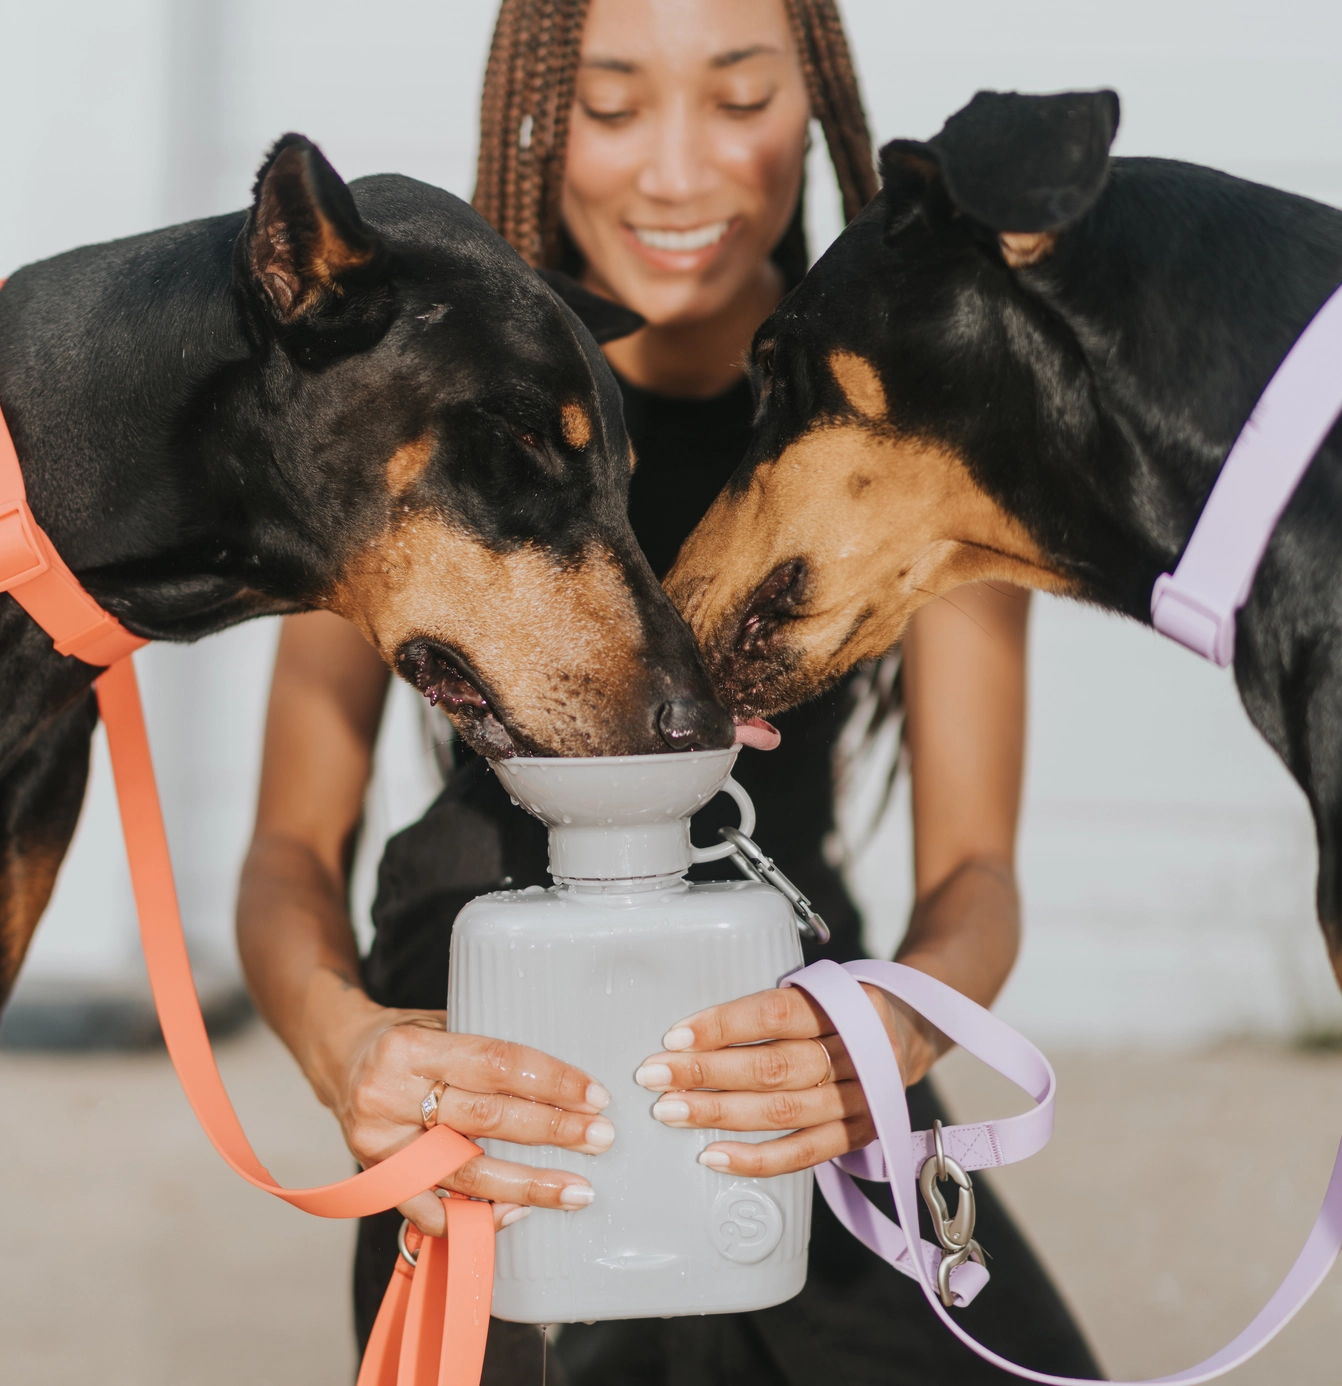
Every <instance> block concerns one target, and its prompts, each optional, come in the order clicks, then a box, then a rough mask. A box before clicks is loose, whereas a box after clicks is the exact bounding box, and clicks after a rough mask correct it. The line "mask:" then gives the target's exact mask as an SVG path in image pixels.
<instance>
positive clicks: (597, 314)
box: [536, 269, 648, 346]
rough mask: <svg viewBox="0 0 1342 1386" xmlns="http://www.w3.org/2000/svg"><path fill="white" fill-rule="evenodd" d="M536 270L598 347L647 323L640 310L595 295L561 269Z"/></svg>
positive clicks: (631, 332)
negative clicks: (635, 310) (570, 310)
mask: <svg viewBox="0 0 1342 1386" xmlns="http://www.w3.org/2000/svg"><path fill="white" fill-rule="evenodd" d="M536 273H537V274H539V275H540V277H541V278H542V279H543V280H545V282H546V283H547V284H548V285H549V286H550V288H551V289H552V290H553V291H554V293H555V294H556V295H557V296H558V297H559V298H561V299H562V300H563V301H564V302H565V303H567V304H568V306H569V307H570V308H572V309H573V311H574V313H575V314H576V315H577V317H578V320H579V321H580V322H581V323H582V325H583V326H584V327H585V328H586V329H587V330H588V331H589V332H590V333H591V334H592V336H593V337H595V338H596V342H597V345H598V346H604V345H605V343H607V342H613V341H616V340H617V339H618V338H620V337H628V336H630V335H631V334H633V333H635V332H637V331H638V330H639V328H640V327H646V326H647V325H648V320H647V318H645V317H643V315H642V314H641V313H636V312H634V310H633V309H632V308H626V307H625V306H624V304H622V303H616V302H614V301H613V300H612V299H609V298H602V297H601V295H600V294H594V293H593V292H592V291H591V290H590V289H585V288H584V287H583V286H582V285H581V284H579V283H578V281H577V280H576V279H574V278H572V277H571V276H569V275H567V274H564V273H563V272H562V271H561V270H550V269H538V270H537V271H536Z"/></svg>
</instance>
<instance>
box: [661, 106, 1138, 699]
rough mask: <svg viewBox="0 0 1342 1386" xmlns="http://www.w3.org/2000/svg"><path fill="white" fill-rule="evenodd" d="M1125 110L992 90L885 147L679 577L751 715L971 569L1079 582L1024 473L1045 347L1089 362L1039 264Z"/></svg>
mask: <svg viewBox="0 0 1342 1386" xmlns="http://www.w3.org/2000/svg"><path fill="white" fill-rule="evenodd" d="M1117 122H1118V99H1117V97H1116V96H1115V95H1114V94H1113V93H1112V92H1099V93H1093V94H1069V95H1063V96H1056V97H1026V96H1019V95H1015V94H995V93H986V92H981V93H979V95H978V96H976V97H975V98H974V101H973V102H972V103H971V104H970V105H969V106H968V107H966V108H965V109H964V110H963V111H961V112H960V113H959V114H958V115H956V116H954V117H953V118H952V119H951V120H950V121H949V122H948V123H947V125H946V127H945V129H944V130H943V131H942V132H941V133H940V134H939V135H938V136H937V137H936V138H935V139H933V140H931V141H930V142H927V143H915V142H913V141H908V140H897V141H895V142H894V143H892V144H890V145H888V146H886V148H885V149H884V150H883V151H882V155H881V162H882V173H883V187H882V190H881V192H880V194H879V195H878V196H877V197H876V198H875V199H874V200H873V201H872V203H871V204H870V205H869V206H868V207H867V208H866V209H865V211H864V212H863V213H862V214H861V215H860V216H859V217H858V218H857V219H856V220H855V221H854V222H853V224H852V225H851V226H850V227H849V228H848V229H847V230H846V231H845V232H844V234H843V235H842V236H840V238H839V239H838V241H836V242H835V244H834V245H833V246H832V247H831V248H830V250H829V251H828V253H827V254H826V255H825V256H824V257H823V258H822V259H821V260H820V261H819V262H818V263H817V264H816V265H815V267H814V268H813V269H812V270H811V272H810V274H809V275H808V276H807V277H806V279H805V280H804V281H803V283H802V284H801V285H800V286H799V287H798V288H797V289H796V290H795V291H794V292H793V293H792V294H790V295H789V296H788V297H787V298H786V299H784V301H783V303H782V304H781V305H780V306H779V308H778V309H777V311H776V312H775V313H774V314H773V315H772V316H771V317H770V318H769V319H768V321H767V322H765V324H764V325H763V327H761V328H760V330H759V333H758V334H757V336H756V339H755V345H754V351H753V372H754V375H755V378H756V382H757V385H758V388H759V393H760V402H759V411H758V415H757V419H756V431H755V437H754V440H753V443H752V446H751V449H750V452H749V454H748V455H747V457H746V459H745V461H744V462H743V463H742V465H741V467H740V469H739V470H738V471H737V473H736V474H735V475H734V476H733V478H732V480H731V482H730V483H729V485H728V486H727V488H726V489H725V490H724V492H723V493H722V495H721V496H720V497H719V498H718V500H717V502H716V503H715V504H714V506H713V508H712V509H711V510H710V511H709V513H708V514H707V516H705V518H704V520H703V522H702V523H701V524H700V526H699V527H698V529H696V530H695V532H694V533H693V534H692V535H691V536H690V538H689V539H688V540H687V541H686V544H685V546H684V548H683V549H682V550H681V553H680V556H679V557H678V559H677V561H676V564H675V566H674V568H673V569H672V571H671V573H670V574H669V575H668V577H667V580H666V586H667V590H668V591H669V592H670V593H671V595H672V597H673V599H674V600H675V601H676V604H677V605H678V607H679V608H680V610H681V611H682V612H683V613H684V614H685V616H686V617H687V619H688V620H689V621H690V624H691V626H692V627H693V628H694V631H695V633H696V635H697V636H698V637H699V640H700V643H701V645H702V647H703V649H704V651H705V654H706V656H707V660H708V664H709V669H710V671H711V673H712V674H713V676H714V680H715V682H716V684H717V686H718V688H719V691H720V692H721V693H723V694H724V695H725V697H726V699H727V701H728V704H729V706H731V707H732V708H733V711H735V712H736V713H737V714H738V715H743V714H754V713H760V714H766V715H767V714H768V713H770V712H777V711H781V710H782V709H784V708H786V707H788V706H790V705H792V704H793V703H796V702H798V701H801V700H802V699H803V698H805V697H808V696H810V695H811V694H813V693H815V692H816V691H818V690H819V689H820V688H822V687H824V686H825V685H827V684H829V683H832V682H833V681H834V680H835V679H837V678H838V677H840V676H841V675H842V674H843V673H844V672H846V671H847V670H848V669H849V668H851V667H852V666H853V664H855V663H856V662H857V661H859V660H862V659H867V658H871V657H874V656H877V655H880V654H882V653H884V652H885V651H887V650H888V649H889V648H890V647H891V646H892V645H893V644H894V643H895V642H896V641H897V640H898V639H899V637H900V635H901V634H902V632H903V630H904V627H905V625H906V623H907V621H908V619H909V617H910V616H911V615H912V614H913V612H914V611H915V610H916V609H917V608H918V607H919V606H920V605H922V604H923V603H924V602H926V601H928V600H930V599H931V598H932V597H935V596H937V595H938V594H940V593H943V592H945V591H947V590H949V589H950V588H952V587H955V586H958V585H959V584H961V583H965V582H970V581H976V580H982V579H998V580H1003V581H1009V582H1014V583H1020V584H1023V585H1028V586H1035V587H1046V588H1053V589H1064V588H1067V587H1068V586H1070V585H1071V584H1072V581H1073V579H1072V575H1071V574H1070V573H1069V572H1067V571H1064V570H1063V566H1064V565H1061V564H1060V563H1059V562H1058V561H1057V559H1056V558H1055V557H1053V556H1052V555H1051V553H1050V551H1049V550H1048V547H1047V545H1046V544H1045V543H1041V540H1040V537H1039V536H1040V534H1041V533H1042V532H1043V530H1041V528H1040V527H1039V526H1037V525H1036V524H1035V522H1034V521H1035V518H1036V517H1035V516H1034V515H1033V514H1032V513H1031V512H1030V507H1029V505H1028V504H1026V503H1024V502H1021V501H1020V498H1019V497H1018V496H1015V495H1013V494H1012V487H1013V484H1014V483H1013V481H1012V479H1011V476H1010V473H1011V469H1012V457H1013V454H1014V455H1015V456H1016V457H1019V454H1020V452H1021V450H1022V449H1028V448H1030V447H1032V446H1033V445H1034V440H1036V439H1037V437H1038V434H1039V431H1040V428H1041V426H1042V418H1041V405H1040V390H1039V380H1038V373H1039V369H1040V360H1041V359H1042V360H1043V362H1044V368H1045V369H1046V370H1048V369H1052V370H1055V371H1057V372H1062V373H1064V374H1065V373H1067V372H1069V371H1072V372H1075V371H1076V370H1077V369H1078V364H1077V361H1076V359H1075V358H1074V357H1072V358H1069V357H1068V355H1067V348H1066V344H1065V343H1063V344H1062V346H1059V344H1058V341H1057V334H1056V333H1055V332H1053V330H1052V329H1051V327H1049V326H1048V325H1046V324H1043V323H1041V321H1040V314H1041V310H1040V309H1039V308H1038V306H1037V305H1036V303H1035V302H1034V300H1033V299H1032V298H1031V297H1030V296H1029V295H1028V294H1027V293H1025V292H1024V291H1023V289H1022V282H1023V277H1028V276H1030V275H1031V274H1036V273H1041V272H1045V267H1046V266H1047V263H1048V260H1049V257H1050V255H1051V253H1052V251H1053V250H1054V248H1055V246H1056V244H1057V242H1058V240H1059V237H1060V236H1064V235H1065V234H1066V230H1067V228H1069V227H1071V226H1072V225H1074V224H1075V223H1076V222H1077V221H1078V219H1079V218H1082V217H1083V216H1084V215H1085V214H1086V212H1087V210H1088V209H1089V208H1090V207H1092V205H1093V204H1094V203H1095V201H1096V199H1097V198H1099V196H1100V194H1101V191H1102V190H1103V188H1104V186H1105V182H1106V178H1107V175H1108V168H1109V145H1110V142H1111V141H1112V139H1113V136H1114V132H1115V129H1116V127H1117ZM1060 353H1061V354H1060ZM1031 354H1033V355H1034V357H1035V358H1036V359H1034V360H1030V361H1027V360H1026V359H1025V358H1026V357H1029V356H1031ZM1055 422H1056V421H1055ZM1062 423H1063V425H1064V427H1065V426H1066V424H1067V421H1066V420H1063V421H1062ZM988 437H991V438H992V439H993V440H994V441H993V445H992V446H991V447H985V446H980V444H981V443H982V441H983V440H984V439H986V438H988ZM995 469H996V470H995ZM1008 498H1009V499H1008ZM1045 529H1046V527H1045Z"/></svg>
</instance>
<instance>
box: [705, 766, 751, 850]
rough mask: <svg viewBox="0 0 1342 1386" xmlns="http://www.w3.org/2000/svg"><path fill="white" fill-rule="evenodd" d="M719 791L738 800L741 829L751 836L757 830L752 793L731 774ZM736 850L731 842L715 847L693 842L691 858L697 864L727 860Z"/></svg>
mask: <svg viewBox="0 0 1342 1386" xmlns="http://www.w3.org/2000/svg"><path fill="white" fill-rule="evenodd" d="M718 793H719V794H730V795H731V796H732V798H733V799H735V800H736V803H737V807H738V808H739V809H740V810H741V831H742V832H743V833H745V835H746V836H747V837H749V836H750V834H751V833H753V832H754V831H755V805H754V804H752V803H751V802H750V795H749V794H747V793H746V792H745V790H744V789H742V788H741V786H740V785H739V784H737V783H736V781H735V780H734V779H732V777H731V776H730V775H728V776H727V779H726V781H725V782H724V784H723V786H722V788H721V789H720V790H719V791H718ZM735 851H736V848H735V847H734V846H733V845H732V844H731V843H730V842H719V843H717V844H716V845H715V846H713V847H696V846H695V845H694V844H693V843H691V844H690V860H691V861H692V862H694V863H696V864H698V863H699V862H701V861H725V860H726V859H727V858H728V857H729V856H731V855H732V853H733V852H735Z"/></svg>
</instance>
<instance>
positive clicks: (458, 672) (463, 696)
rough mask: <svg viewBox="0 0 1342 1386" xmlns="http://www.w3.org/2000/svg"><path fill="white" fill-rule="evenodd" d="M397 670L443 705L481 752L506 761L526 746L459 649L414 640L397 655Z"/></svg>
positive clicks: (436, 703) (444, 709) (434, 703)
mask: <svg viewBox="0 0 1342 1386" xmlns="http://www.w3.org/2000/svg"><path fill="white" fill-rule="evenodd" d="M396 671H397V673H399V674H400V676H401V677H402V678H403V679H404V680H405V681H406V682H407V683H410V684H413V685H414V686H415V687H416V688H418V689H419V691H420V692H421V693H422V694H423V695H424V696H425V697H426V698H427V699H428V700H429V703H430V705H431V706H433V707H441V708H442V709H443V711H444V712H446V713H447V714H448V715H449V716H450V717H451V718H452V720H453V722H454V723H455V724H456V727H457V730H458V731H459V732H460V733H461V735H462V737H463V738H464V739H465V740H466V742H467V743H468V744H469V745H470V746H471V747H472V749H473V750H476V751H478V752H479V753H480V754H481V755H483V756H487V757H488V758H489V759H490V760H506V759H508V757H509V756H515V755H517V754H518V753H519V751H521V750H522V749H523V748H521V747H519V745H518V742H517V739H516V738H514V736H513V735H512V733H511V732H509V730H508V728H507V727H506V726H505V725H504V724H503V721H502V719H501V718H500V717H499V716H498V715H497V714H496V713H495V712H494V709H493V707H492V706H491V705H490V701H489V698H488V696H487V694H486V693H485V692H484V691H483V689H482V686H481V684H482V681H481V680H480V678H479V676H478V675H477V674H476V673H475V672H474V670H472V669H471V668H470V666H469V665H468V664H467V663H466V661H465V660H464V659H462V657H461V656H460V655H458V654H457V653H456V652H455V651H453V650H449V649H448V648H447V647H446V646H444V645H440V644H439V643H438V641H436V640H412V641H410V643H409V644H406V645H403V646H402V647H401V649H400V651H399V653H398V654H397V656H396Z"/></svg>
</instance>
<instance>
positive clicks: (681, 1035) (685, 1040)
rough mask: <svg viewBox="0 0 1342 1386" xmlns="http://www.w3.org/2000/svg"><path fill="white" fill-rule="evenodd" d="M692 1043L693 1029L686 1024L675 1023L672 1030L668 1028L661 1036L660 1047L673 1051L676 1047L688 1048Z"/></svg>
mask: <svg viewBox="0 0 1342 1386" xmlns="http://www.w3.org/2000/svg"><path fill="white" fill-rule="evenodd" d="M693 1043H694V1031H693V1030H691V1029H690V1027H689V1026H688V1025H677V1026H676V1028H675V1029H674V1030H668V1031H667V1032H666V1034H664V1035H663V1036H662V1048H663V1049H670V1050H672V1051H673V1052H674V1051H675V1050H677V1049H688V1048H689V1047H690V1045H692V1044H693Z"/></svg>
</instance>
